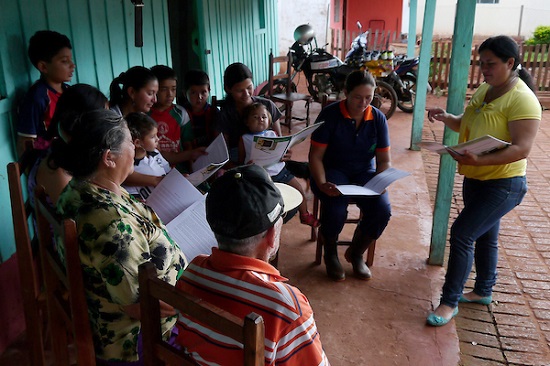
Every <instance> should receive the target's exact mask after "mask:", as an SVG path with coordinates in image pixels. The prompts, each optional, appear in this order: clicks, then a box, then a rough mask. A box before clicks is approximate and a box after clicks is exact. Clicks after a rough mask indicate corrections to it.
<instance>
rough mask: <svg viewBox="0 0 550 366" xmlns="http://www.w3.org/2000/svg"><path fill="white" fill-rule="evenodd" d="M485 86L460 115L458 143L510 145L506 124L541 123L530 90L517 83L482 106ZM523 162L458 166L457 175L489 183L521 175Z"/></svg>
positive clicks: (482, 86)
mask: <svg viewBox="0 0 550 366" xmlns="http://www.w3.org/2000/svg"><path fill="white" fill-rule="evenodd" d="M488 89H489V84H485V83H484V84H482V85H480V87H479V88H478V89H477V91H476V92H475V94H474V96H473V97H472V99H471V100H470V103H469V104H468V106H467V107H466V110H465V111H464V115H463V116H462V121H461V123H460V131H459V137H458V139H459V142H460V143H462V142H466V141H470V140H473V139H475V138H478V137H482V136H485V135H491V136H494V137H496V138H498V139H501V140H504V141H508V142H511V141H512V139H511V137H510V130H509V129H508V122H510V121H517V120H522V119H533V120H540V119H541V114H542V111H541V106H540V103H539V101H538V99H537V97H536V96H535V94H534V93H533V91H531V89H529V87H528V86H527V85H526V84H525V83H524V82H523V80H521V79H519V80H518V82H517V83H516V85H515V86H514V87H513V88H512V89H510V90H509V91H508V92H507V93H506V94H504V95H502V96H501V97H499V98H497V99H495V100H493V101H492V102H491V103H488V104H486V103H484V102H483V100H484V99H485V94H486V93H487V90H488ZM526 168H527V159H521V160H518V161H515V162H513V163H509V164H502V165H484V166H473V165H459V166H458V172H459V173H460V174H462V175H464V176H465V177H467V178H473V179H479V180H489V179H502V178H511V177H520V176H523V175H525V171H526Z"/></svg>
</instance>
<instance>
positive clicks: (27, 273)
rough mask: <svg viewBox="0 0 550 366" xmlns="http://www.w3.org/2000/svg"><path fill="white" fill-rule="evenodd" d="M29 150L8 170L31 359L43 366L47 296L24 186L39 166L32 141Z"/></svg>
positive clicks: (35, 363) (10, 164)
mask: <svg viewBox="0 0 550 366" xmlns="http://www.w3.org/2000/svg"><path fill="white" fill-rule="evenodd" d="M26 147H27V148H26V149H25V152H24V153H23V155H22V156H21V158H20V159H19V161H17V162H12V163H9V164H8V167H7V170H8V183H9V189H10V200H11V211H12V218H13V231H14V236H15V249H16V252H15V253H16V255H17V263H18V267H19V281H20V283H21V293H22V298H23V311H24V314H25V323H26V338H27V344H28V346H29V356H30V361H31V364H32V365H38V366H42V365H44V364H45V360H44V346H45V342H46V338H47V337H46V334H45V329H46V328H47V326H46V318H47V317H46V295H45V292H44V286H43V281H42V278H41V277H40V268H39V267H40V265H39V261H38V260H37V261H36V262H35V256H34V255H33V247H34V248H36V245H34V243H35V242H36V240H35V239H36V236H35V235H31V231H30V230H29V224H28V223H29V219H31V215H32V207H31V204H30V201H29V198H28V197H27V199H26V200H25V199H24V198H23V188H22V187H23V185H22V184H21V178H22V176H23V174H26V173H28V171H29V170H30V169H31V168H32V167H33V165H34V164H35V162H36V159H37V152H36V151H35V150H34V149H33V148H32V142H30V141H29V144H28V145H27V146H26ZM31 220H32V219H31ZM33 232H34V230H33Z"/></svg>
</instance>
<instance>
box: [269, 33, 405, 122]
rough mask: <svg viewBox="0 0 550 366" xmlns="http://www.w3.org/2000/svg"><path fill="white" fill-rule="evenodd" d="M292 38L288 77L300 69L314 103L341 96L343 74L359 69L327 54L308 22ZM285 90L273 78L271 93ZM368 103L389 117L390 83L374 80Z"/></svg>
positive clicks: (394, 102)
mask: <svg viewBox="0 0 550 366" xmlns="http://www.w3.org/2000/svg"><path fill="white" fill-rule="evenodd" d="M294 40H295V42H294V44H293V45H292V47H291V48H290V57H292V67H293V68H294V73H293V74H292V78H294V77H295V76H296V75H297V74H298V73H300V72H303V74H304V76H305V77H306V81H307V89H308V91H309V94H310V95H311V96H312V97H313V99H314V100H315V101H316V102H319V103H321V101H322V99H323V96H324V95H327V96H333V97H335V98H336V99H341V98H343V91H344V83H345V80H346V77H347V76H348V75H349V74H350V73H351V72H352V71H355V70H358V69H360V68H359V67H357V66H352V65H348V64H346V63H344V62H342V60H340V59H339V58H338V57H336V56H334V55H332V54H330V53H328V52H327V51H326V50H325V48H324V47H319V46H318V45H317V39H316V38H315V32H314V31H313V28H312V27H311V26H310V25H309V24H304V25H300V26H299V27H297V28H296V30H295V31H294ZM325 47H326V45H325ZM267 88H268V86H267V85H266V86H265V87H264V88H262V90H260V95H265V94H266V93H267ZM292 88H293V90H292V91H293V92H294V91H296V84H294V83H292ZM285 91H286V84H285V81H284V80H279V82H277V81H276V82H275V85H274V90H273V91H272V92H273V93H284V92H285ZM371 104H372V105H373V106H375V107H376V108H378V109H380V110H381V111H382V113H384V114H385V115H386V118H388V119H389V118H390V117H391V116H392V115H393V113H394V112H395V109H396V106H397V94H396V93H395V91H394V90H393V88H392V86H391V85H389V84H388V83H386V82H385V81H377V87H376V90H375V94H374V99H373V101H372V103H371Z"/></svg>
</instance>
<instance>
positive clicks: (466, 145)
mask: <svg viewBox="0 0 550 366" xmlns="http://www.w3.org/2000/svg"><path fill="white" fill-rule="evenodd" d="M418 145H419V146H420V147H423V148H425V149H427V150H430V151H435V152H436V153H438V154H441V155H442V154H448V153H449V151H451V152H454V153H456V154H459V155H462V154H464V152H465V151H466V150H468V151H469V152H471V153H472V154H474V155H484V154H490V153H492V152H493V151H496V150H500V149H503V148H505V147H508V146H510V145H511V144H510V143H509V142H506V141H503V140H499V139H497V138H496V137H493V136H491V135H485V136H482V137H478V138H476V139H473V140H470V141H466V142H463V143H461V144H458V145H454V146H446V145H442V144H440V143H438V142H434V141H422V142H420V143H419V144H418Z"/></svg>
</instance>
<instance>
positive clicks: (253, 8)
mask: <svg viewBox="0 0 550 366" xmlns="http://www.w3.org/2000/svg"><path fill="white" fill-rule="evenodd" d="M196 4H197V14H198V34H199V41H198V46H197V49H196V54H198V55H199V57H200V58H201V60H202V61H201V64H202V65H203V67H204V70H205V71H206V72H207V73H208V75H209V76H210V79H211V90H212V91H211V95H215V96H217V97H218V98H220V97H221V96H223V95H224V94H225V93H224V92H223V71H224V70H225V68H226V67H227V66H228V65H230V64H231V63H233V62H242V63H244V64H246V65H247V66H248V67H250V69H251V70H252V73H253V75H254V82H255V85H259V84H261V83H262V82H263V81H266V80H267V78H268V66H269V65H268V60H269V51H270V49H273V50H275V53H276V54H277V52H278V51H277V50H278V49H279V48H278V41H277V34H278V33H277V32H278V20H277V0H231V1H226V0H204V1H200V0H199V1H197V3H196Z"/></svg>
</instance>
